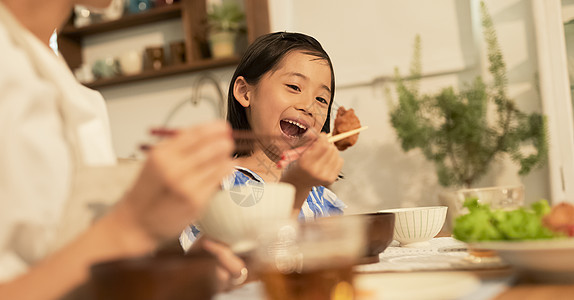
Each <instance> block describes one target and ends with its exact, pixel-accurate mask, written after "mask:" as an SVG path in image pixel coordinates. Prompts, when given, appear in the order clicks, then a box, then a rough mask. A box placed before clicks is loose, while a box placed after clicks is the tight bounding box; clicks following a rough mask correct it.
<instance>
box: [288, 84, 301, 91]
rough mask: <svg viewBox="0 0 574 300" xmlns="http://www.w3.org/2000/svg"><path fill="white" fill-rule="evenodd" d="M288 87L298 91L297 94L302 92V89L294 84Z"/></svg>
mask: <svg viewBox="0 0 574 300" xmlns="http://www.w3.org/2000/svg"><path fill="white" fill-rule="evenodd" d="M287 86H288V87H289V88H290V89H292V90H295V91H297V92H300V91H301V89H300V88H299V87H298V86H296V85H294V84H288V85H287Z"/></svg>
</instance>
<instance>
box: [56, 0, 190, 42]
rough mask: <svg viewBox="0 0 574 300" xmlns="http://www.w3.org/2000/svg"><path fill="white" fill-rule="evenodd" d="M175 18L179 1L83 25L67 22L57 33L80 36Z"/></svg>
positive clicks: (178, 14) (177, 15)
mask: <svg viewBox="0 0 574 300" xmlns="http://www.w3.org/2000/svg"><path fill="white" fill-rule="evenodd" d="M175 18H181V3H174V4H171V5H166V6H161V7H155V8H152V9H150V10H147V11H145V12H141V13H137V14H125V15H124V16H122V17H121V18H120V19H117V20H114V21H107V22H100V23H94V24H91V25H87V26H83V27H75V26H73V25H72V24H70V23H68V24H66V26H64V28H63V29H62V30H61V31H60V33H59V34H61V35H66V36H69V37H77V38H81V37H84V36H89V35H94V34H100V33H106V32H112V31H116V30H120V29H125V28H129V27H134V26H138V25H145V24H149V23H153V22H159V21H165V20H170V19H175Z"/></svg>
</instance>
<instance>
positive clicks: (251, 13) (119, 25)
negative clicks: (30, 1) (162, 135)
mask: <svg viewBox="0 0 574 300" xmlns="http://www.w3.org/2000/svg"><path fill="white" fill-rule="evenodd" d="M267 1H268V0H243V4H244V9H245V23H246V25H247V42H248V43H252V42H253V41H255V39H256V38H257V37H259V36H261V35H263V34H266V33H269V31H270V24H269V4H268V2H267ZM171 19H174V20H181V26H182V29H183V34H184V37H183V39H184V42H185V56H186V59H187V62H186V63H185V64H182V65H176V66H169V65H168V66H165V67H163V68H161V69H159V70H145V71H143V72H141V73H139V74H136V75H130V76H118V77H113V78H109V79H98V80H96V81H93V82H90V83H86V84H85V85H86V86H88V87H90V88H94V89H99V88H102V87H107V86H114V85H120V84H124V83H130V82H137V81H143V80H150V79H156V78H161V77H166V76H172V75H177V74H184V73H193V72H198V71H204V70H209V69H213V68H220V67H226V66H233V65H236V64H237V63H239V58H238V57H237V56H236V57H229V58H224V59H212V58H205V57H204V54H203V53H204V51H202V49H203V48H204V47H205V45H206V43H207V36H206V27H205V26H206V25H205V24H206V21H207V7H206V1H205V0H180V2H177V3H174V4H171V5H167V6H163V7H156V8H152V9H150V10H148V11H145V12H141V13H138V14H124V15H123V16H122V17H121V18H120V19H118V20H114V21H107V22H101V23H95V24H91V25H87V26H84V27H79V28H76V27H74V26H73V16H72V17H71V18H70V20H69V21H68V23H67V24H66V25H65V26H64V27H63V28H62V30H60V32H59V33H58V48H59V51H60V52H61V53H62V56H63V57H64V59H65V60H66V62H67V64H68V66H69V67H70V69H72V70H74V69H76V68H78V67H80V66H81V65H82V63H83V61H84V58H83V54H82V53H83V51H82V48H83V46H84V39H85V38H87V37H89V36H92V35H97V34H98V35H99V34H104V35H105V34H109V33H112V32H116V31H119V30H124V29H127V28H134V27H138V26H143V25H146V24H150V23H153V22H160V21H165V20H171Z"/></svg>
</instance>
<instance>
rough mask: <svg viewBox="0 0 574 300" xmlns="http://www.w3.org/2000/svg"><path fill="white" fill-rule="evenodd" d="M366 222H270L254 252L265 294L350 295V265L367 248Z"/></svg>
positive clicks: (307, 299) (277, 297) (273, 299)
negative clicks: (273, 223) (274, 223)
mask: <svg viewBox="0 0 574 300" xmlns="http://www.w3.org/2000/svg"><path fill="white" fill-rule="evenodd" d="M364 226H365V224H364V220H363V219H361V218H359V217H356V218H354V217H346V218H337V217H332V218H323V219H318V220H316V221H313V222H308V223H304V224H299V223H297V222H285V223H282V224H277V225H272V226H268V228H267V230H266V231H265V232H263V233H262V235H261V236H260V238H259V248H258V250H257V251H256V253H255V265H256V270H257V273H258V275H259V277H260V278H261V280H262V282H263V284H264V287H265V291H266V295H267V297H268V298H267V299H270V300H287V299H302V300H311V299H312V300H323V299H325V300H327V299H354V298H355V289H354V283H353V270H352V269H353V266H354V265H355V264H357V262H358V260H359V259H360V257H361V255H362V254H363V253H364V250H365V248H364V247H365V234H364V229H365V227H364Z"/></svg>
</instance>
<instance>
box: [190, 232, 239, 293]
mask: <svg viewBox="0 0 574 300" xmlns="http://www.w3.org/2000/svg"><path fill="white" fill-rule="evenodd" d="M197 249H203V250H206V251H207V252H209V253H211V254H213V256H215V257H216V258H217V261H218V263H219V264H218V266H217V279H218V282H219V284H218V287H219V288H218V289H219V290H228V289H230V288H232V287H233V286H235V285H239V284H242V283H243V282H244V281H245V280H246V279H247V268H246V266H245V262H244V261H243V260H242V259H241V258H239V257H238V256H236V255H235V254H234V253H233V252H231V249H229V247H227V246H226V245H224V244H221V243H217V242H215V241H213V240H210V239H208V238H205V237H200V238H198V239H197V240H196V241H195V242H194V243H193V245H192V246H191V249H190V250H192V251H193V250H197Z"/></svg>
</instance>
